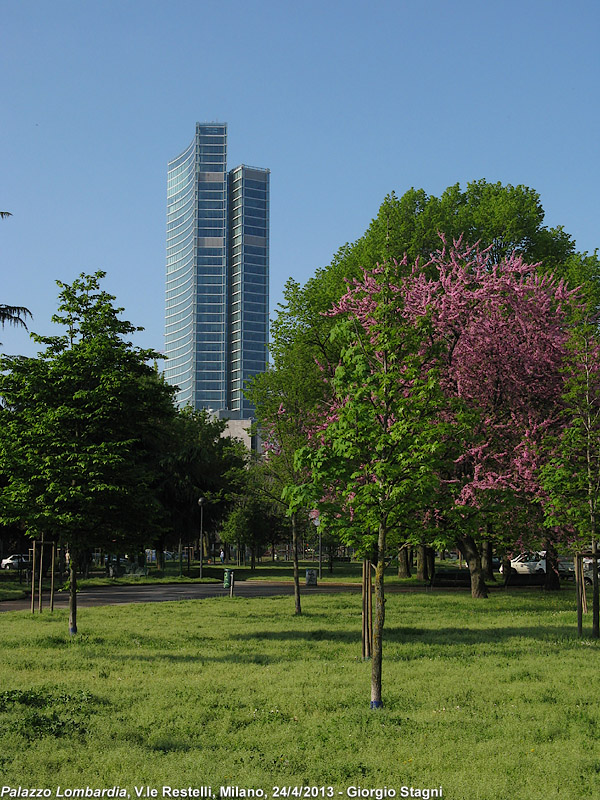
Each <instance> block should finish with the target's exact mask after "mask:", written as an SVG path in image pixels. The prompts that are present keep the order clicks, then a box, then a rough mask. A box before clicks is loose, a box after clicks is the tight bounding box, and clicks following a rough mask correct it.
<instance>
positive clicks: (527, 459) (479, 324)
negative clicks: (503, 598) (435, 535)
mask: <svg viewBox="0 0 600 800" xmlns="http://www.w3.org/2000/svg"><path fill="white" fill-rule="evenodd" d="M405 286H406V293H405V308H406V313H407V315H408V316H409V317H410V318H411V319H413V320H414V321H415V322H417V321H418V320H419V319H421V318H423V317H427V318H428V319H430V321H431V326H432V335H433V337H434V338H435V339H436V340H437V341H439V342H440V343H441V344H442V345H443V346H442V347H441V348H440V362H439V365H440V379H441V384H442V387H443V391H444V394H445V395H446V397H447V398H448V399H449V400H451V399H453V400H455V401H457V402H458V403H459V408H460V409H461V412H460V413H461V415H463V422H464V424H462V425H461V426H460V437H455V439H454V441H453V442H452V443H451V447H450V452H452V453H453V457H452V459H449V460H447V461H446V464H445V466H444V468H443V472H442V473H441V474H440V478H441V486H442V489H443V492H442V493H441V494H440V497H439V501H440V503H439V505H440V513H442V512H443V514H444V515H445V517H446V521H447V522H448V523H449V527H453V528H454V530H455V531H456V535H457V543H458V545H459V546H460V548H461V549H462V551H463V554H464V556H465V557H466V558H467V560H468V562H469V567H470V570H471V579H472V592H473V596H475V597H478V596H485V595H486V593H487V591H486V587H485V581H484V577H483V573H482V569H481V560H480V551H479V548H478V547H477V539H478V537H479V534H478V531H480V530H481V529H482V528H483V527H484V526H485V524H486V523H488V522H490V521H493V513H494V509H495V507H498V506H499V505H500V506H501V507H503V508H506V507H507V504H508V505H510V502H511V501H512V499H511V498H513V497H514V495H515V493H517V495H518V496H519V497H520V502H521V503H523V504H526V502H527V500H529V502H531V501H532V500H533V498H534V496H535V493H536V491H537V489H538V482H537V478H536V473H535V467H536V461H535V452H536V449H535V446H536V444H537V443H539V441H540V440H541V437H542V436H543V434H544V432H545V431H546V430H547V429H548V427H549V426H550V425H551V424H553V423H554V422H555V421H556V418H557V415H558V412H559V407H560V395H561V392H562V386H563V378H562V374H561V369H562V364H563V357H564V353H565V343H566V339H567V335H568V331H567V322H568V318H569V316H568V311H569V308H570V307H571V306H573V304H574V303H575V298H574V293H573V292H572V291H570V290H569V289H568V288H567V286H566V284H565V282H564V281H559V280H555V279H553V278H551V277H549V276H540V275H539V274H538V272H537V270H536V267H535V265H533V266H532V265H529V264H527V263H526V262H524V261H523V259H522V258H521V257H520V256H515V255H513V256H510V257H509V258H507V259H504V260H502V261H500V263H499V264H496V263H494V260H493V257H492V254H491V253H490V252H489V251H485V252H483V253H482V252H480V251H479V250H478V249H475V248H469V247H464V246H462V245H460V246H458V244H457V245H456V246H455V247H452V248H447V249H446V248H444V249H443V250H441V251H440V252H438V253H437V254H436V255H435V256H434V258H433V259H432V260H431V262H430V263H429V264H427V265H425V266H424V267H423V269H420V270H416V271H415V272H414V273H413V275H412V276H410V277H409V278H407V280H406V281H405ZM465 415H466V416H465ZM457 419H458V418H457ZM489 534H490V529H489V526H486V530H485V536H484V538H486V537H489Z"/></svg>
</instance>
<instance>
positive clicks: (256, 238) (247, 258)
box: [229, 166, 269, 417]
mask: <svg viewBox="0 0 600 800" xmlns="http://www.w3.org/2000/svg"><path fill="white" fill-rule="evenodd" d="M229 307H230V326H229V364H230V384H229V408H230V409H231V410H232V411H238V412H240V414H241V416H242V417H247V416H251V415H252V405H251V404H250V402H249V401H248V400H247V399H246V398H245V397H244V395H243V391H242V390H243V387H244V385H245V383H246V382H247V381H248V379H249V378H251V377H252V376H253V375H256V374H257V373H259V372H264V370H265V368H266V356H267V342H268V335H269V330H268V319H269V171H268V170H264V169H256V168H253V167H246V166H241V167H236V168H235V169H232V170H231V172H230V173H229Z"/></svg>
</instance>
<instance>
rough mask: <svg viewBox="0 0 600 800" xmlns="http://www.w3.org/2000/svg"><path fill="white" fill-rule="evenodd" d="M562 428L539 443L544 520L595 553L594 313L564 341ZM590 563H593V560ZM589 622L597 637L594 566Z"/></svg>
mask: <svg viewBox="0 0 600 800" xmlns="http://www.w3.org/2000/svg"><path fill="white" fill-rule="evenodd" d="M565 378H566V383H565V391H564V394H563V402H564V410H563V415H562V422H563V426H562V429H561V430H560V432H559V433H558V434H557V435H555V436H553V437H548V439H547V440H546V442H544V446H545V451H546V458H545V463H544V464H543V466H542V468H541V470H540V474H541V481H542V487H543V490H544V492H543V494H542V495H541V500H542V505H543V507H544V511H545V516H546V524H547V525H548V526H549V527H550V528H554V527H555V526H560V527H561V528H563V529H565V528H566V530H567V531H570V532H571V534H572V536H573V539H574V541H573V543H572V544H573V545H574V546H575V547H578V548H581V547H591V549H592V553H593V555H594V556H596V555H597V553H598V534H599V528H600V340H599V337H598V319H597V316H593V317H587V318H584V319H583V320H581V321H579V323H578V324H577V325H575V326H574V327H573V330H572V334H571V338H570V341H569V344H568V356H567V360H566V367H565ZM594 561H595V564H596V565H597V561H596V560H595V559H594ZM592 619H593V622H592V625H593V636H594V638H599V637H600V601H599V587H598V570H597V566H594V569H593V608H592Z"/></svg>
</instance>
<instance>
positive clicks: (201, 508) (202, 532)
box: [198, 497, 206, 577]
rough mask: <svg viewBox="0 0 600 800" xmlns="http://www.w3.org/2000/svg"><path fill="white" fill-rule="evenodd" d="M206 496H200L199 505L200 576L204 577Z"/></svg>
mask: <svg viewBox="0 0 600 800" xmlns="http://www.w3.org/2000/svg"><path fill="white" fill-rule="evenodd" d="M205 502H206V498H205V497H199V498H198V505H199V506H200V577H202V561H203V559H204V503H205Z"/></svg>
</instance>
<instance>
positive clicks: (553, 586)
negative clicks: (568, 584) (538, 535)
mask: <svg viewBox="0 0 600 800" xmlns="http://www.w3.org/2000/svg"><path fill="white" fill-rule="evenodd" d="M544 546H545V548H546V576H545V578H544V589H546V590H547V591H553V592H555V591H557V590H558V589H560V575H559V574H558V556H557V555H556V548H555V547H554V544H553V543H552V542H551V541H549V540H546V541H545V542H544Z"/></svg>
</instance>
